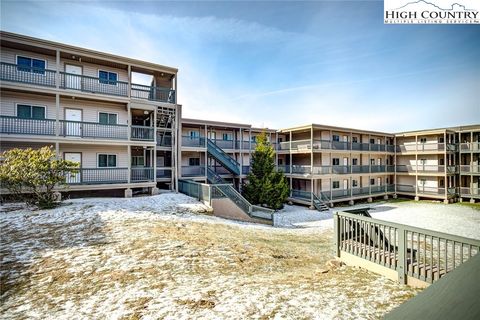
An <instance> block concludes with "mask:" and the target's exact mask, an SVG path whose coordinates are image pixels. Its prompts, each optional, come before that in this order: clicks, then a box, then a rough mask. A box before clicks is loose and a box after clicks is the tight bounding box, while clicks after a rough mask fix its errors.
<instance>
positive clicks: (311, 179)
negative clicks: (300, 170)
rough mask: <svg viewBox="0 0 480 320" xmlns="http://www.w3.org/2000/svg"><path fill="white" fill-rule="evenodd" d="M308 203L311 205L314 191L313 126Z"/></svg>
mask: <svg viewBox="0 0 480 320" xmlns="http://www.w3.org/2000/svg"><path fill="white" fill-rule="evenodd" d="M310 190H311V194H310V201H311V203H312V205H313V194H314V193H315V190H314V189H313V125H312V126H311V127H310Z"/></svg>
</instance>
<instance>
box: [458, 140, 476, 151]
mask: <svg viewBox="0 0 480 320" xmlns="http://www.w3.org/2000/svg"><path fill="white" fill-rule="evenodd" d="M460 152H462V153H469V152H480V142H464V143H460Z"/></svg>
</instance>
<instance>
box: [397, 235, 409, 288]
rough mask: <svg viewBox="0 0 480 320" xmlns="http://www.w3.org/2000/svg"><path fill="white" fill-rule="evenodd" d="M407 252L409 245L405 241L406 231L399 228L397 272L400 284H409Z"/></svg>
mask: <svg viewBox="0 0 480 320" xmlns="http://www.w3.org/2000/svg"><path fill="white" fill-rule="evenodd" d="M406 252H407V245H406V239H405V229H404V228H401V227H400V228H398V265H397V272H398V282H399V283H400V284H407V277H406V268H405V267H406V266H405V257H406Z"/></svg>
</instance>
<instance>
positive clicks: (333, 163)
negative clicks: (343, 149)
mask: <svg viewBox="0 0 480 320" xmlns="http://www.w3.org/2000/svg"><path fill="white" fill-rule="evenodd" d="M335 160H337V161H336V162H337V164H335ZM339 165H340V158H332V166H339Z"/></svg>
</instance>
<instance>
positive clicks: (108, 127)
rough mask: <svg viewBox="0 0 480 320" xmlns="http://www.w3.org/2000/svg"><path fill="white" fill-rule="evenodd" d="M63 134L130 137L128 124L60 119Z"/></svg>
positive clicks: (89, 136) (88, 136)
mask: <svg viewBox="0 0 480 320" xmlns="http://www.w3.org/2000/svg"><path fill="white" fill-rule="evenodd" d="M59 134H60V135H61V136H66V137H81V138H104V139H119V140H127V139H128V126H127V125H120V124H101V123H95V122H83V121H68V120H60V132H59Z"/></svg>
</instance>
